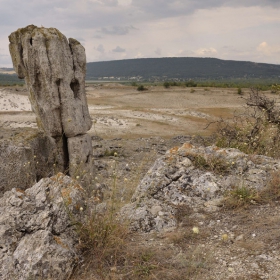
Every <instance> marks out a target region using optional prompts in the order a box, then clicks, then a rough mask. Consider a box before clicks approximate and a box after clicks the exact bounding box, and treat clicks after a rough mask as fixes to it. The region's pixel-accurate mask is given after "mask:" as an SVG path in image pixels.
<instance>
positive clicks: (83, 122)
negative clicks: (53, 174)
mask: <svg viewBox="0 0 280 280" xmlns="http://www.w3.org/2000/svg"><path fill="white" fill-rule="evenodd" d="M9 40H10V46H9V47H10V53H11V57H12V61H13V65H14V69H15V71H16V73H17V74H18V76H19V78H24V79H25V81H26V84H27V86H28V88H29V91H30V102H31V104H32V108H33V110H34V112H35V113H36V116H37V123H38V126H39V127H40V128H41V129H43V130H44V131H45V133H46V134H47V135H50V136H52V137H57V136H61V135H63V134H65V135H66V137H67V138H68V137H73V136H76V135H79V134H85V133H86V132H87V131H88V130H89V129H90V127H91V119H90V115H89V112H88V106H87V101H86V96H85V74H86V56H85V50H84V48H83V46H82V45H81V44H80V43H79V42H78V41H76V40H75V39H69V42H68V40H67V39H66V37H65V36H64V35H63V34H62V33H60V32H59V31H58V30H57V29H55V28H44V27H41V28H39V27H36V26H34V25H29V26H27V27H26V28H20V29H18V30H17V31H15V32H13V33H12V34H11V35H10V36H9Z"/></svg>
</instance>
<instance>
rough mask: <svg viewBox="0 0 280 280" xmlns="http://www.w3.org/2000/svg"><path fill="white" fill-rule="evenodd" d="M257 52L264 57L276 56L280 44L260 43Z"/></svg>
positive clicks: (279, 50) (279, 49)
mask: <svg viewBox="0 0 280 280" xmlns="http://www.w3.org/2000/svg"><path fill="white" fill-rule="evenodd" d="M257 51H258V52H260V53H262V54H263V55H266V56H276V55H279V54H280V44H279V45H269V44H268V43H267V42H262V43H260V44H259V45H258V47H257Z"/></svg>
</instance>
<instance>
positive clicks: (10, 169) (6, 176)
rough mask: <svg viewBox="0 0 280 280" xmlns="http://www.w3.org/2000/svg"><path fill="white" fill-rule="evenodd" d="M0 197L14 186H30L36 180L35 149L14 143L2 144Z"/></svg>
mask: <svg viewBox="0 0 280 280" xmlns="http://www.w3.org/2000/svg"><path fill="white" fill-rule="evenodd" d="M0 158H1V160H0V197H1V196H2V195H3V193H4V192H6V191H8V190H11V189H12V188H17V187H22V188H23V189H26V188H29V187H30V186H32V185H33V184H34V182H36V174H35V164H34V161H33V151H32V149H31V148H30V147H24V146H23V147H20V146H17V145H14V144H12V143H3V142H2V143H1V144H0Z"/></svg>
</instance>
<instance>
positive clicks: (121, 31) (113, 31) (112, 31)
mask: <svg viewBox="0 0 280 280" xmlns="http://www.w3.org/2000/svg"><path fill="white" fill-rule="evenodd" d="M136 29H137V28H135V27H134V26H132V25H130V26H113V27H111V28H107V27H102V28H101V30H100V32H101V33H103V34H107V35H126V34H128V33H129V32H130V31H131V30H136Z"/></svg>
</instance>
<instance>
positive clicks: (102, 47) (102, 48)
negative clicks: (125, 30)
mask: <svg viewBox="0 0 280 280" xmlns="http://www.w3.org/2000/svg"><path fill="white" fill-rule="evenodd" d="M95 49H96V50H97V51H98V52H100V53H104V52H105V49H104V46H103V45H102V44H100V45H98V47H97V48H95Z"/></svg>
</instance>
